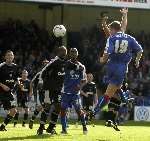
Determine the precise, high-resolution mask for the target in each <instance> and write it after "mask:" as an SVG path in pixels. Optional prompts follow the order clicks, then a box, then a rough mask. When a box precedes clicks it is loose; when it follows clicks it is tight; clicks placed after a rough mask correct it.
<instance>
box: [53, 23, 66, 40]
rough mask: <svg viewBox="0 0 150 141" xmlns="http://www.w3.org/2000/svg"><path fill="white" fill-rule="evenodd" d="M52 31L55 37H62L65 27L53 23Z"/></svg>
mask: <svg viewBox="0 0 150 141" xmlns="http://www.w3.org/2000/svg"><path fill="white" fill-rule="evenodd" d="M53 33H54V35H55V37H63V36H65V34H66V28H65V27H64V25H55V26H54V28H53Z"/></svg>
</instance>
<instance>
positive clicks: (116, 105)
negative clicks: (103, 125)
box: [108, 97, 121, 111]
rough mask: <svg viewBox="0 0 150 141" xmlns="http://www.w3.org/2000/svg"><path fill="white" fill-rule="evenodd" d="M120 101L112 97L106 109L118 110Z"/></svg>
mask: <svg viewBox="0 0 150 141" xmlns="http://www.w3.org/2000/svg"><path fill="white" fill-rule="evenodd" d="M120 104H121V101H120V100H118V99H116V98H114V97H112V98H111V99H110V102H109V104H108V109H114V111H118V110H119V108H120Z"/></svg>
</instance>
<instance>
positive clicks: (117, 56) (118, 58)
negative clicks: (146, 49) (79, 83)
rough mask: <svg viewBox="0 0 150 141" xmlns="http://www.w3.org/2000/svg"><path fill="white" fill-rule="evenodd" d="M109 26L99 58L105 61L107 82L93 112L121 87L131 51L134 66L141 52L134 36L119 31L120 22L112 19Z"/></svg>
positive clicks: (100, 107) (137, 62)
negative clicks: (101, 54)
mask: <svg viewBox="0 0 150 141" xmlns="http://www.w3.org/2000/svg"><path fill="white" fill-rule="evenodd" d="M109 27H110V33H111V36H110V37H109V38H108V39H107V43H106V47H105V51H104V54H103V57H101V58H100V62H101V63H107V75H108V80H109V84H108V87H107V90H106V93H105V95H104V96H103V98H102V99H101V100H99V102H98V104H97V106H96V108H95V109H94V111H95V113H97V112H98V111H99V109H102V108H103V107H104V106H105V105H106V104H108V103H109V99H110V98H111V97H112V96H113V95H114V94H115V93H116V91H117V90H118V89H120V88H121V85H122V83H123V81H124V78H125V76H126V73H127V71H128V64H129V63H130V61H131V59H132V56H133V53H135V54H136V59H135V66H136V68H138V67H139V62H140V59H141V56H142V52H143V50H142V47H141V46H140V45H139V44H138V42H137V41H136V40H135V38H133V37H131V36H130V35H128V34H124V33H123V32H122V31H121V24H120V22H118V21H114V22H112V23H111V24H110V25H109Z"/></svg>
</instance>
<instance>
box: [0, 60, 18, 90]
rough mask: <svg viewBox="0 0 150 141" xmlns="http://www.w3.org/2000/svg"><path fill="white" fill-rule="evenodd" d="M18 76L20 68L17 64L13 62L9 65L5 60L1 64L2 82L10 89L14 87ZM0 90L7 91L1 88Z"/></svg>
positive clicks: (0, 74)
mask: <svg viewBox="0 0 150 141" xmlns="http://www.w3.org/2000/svg"><path fill="white" fill-rule="evenodd" d="M18 77H19V68H18V66H17V65H16V64H14V63H12V64H10V65H7V64H6V63H5V62H4V63H1V64H0V83H2V84H5V85H6V86H8V87H9V88H10V89H13V88H14V84H15V82H16V81H17V78H18ZM0 92H5V91H4V90H3V89H2V88H0Z"/></svg>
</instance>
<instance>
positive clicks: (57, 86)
mask: <svg viewBox="0 0 150 141" xmlns="http://www.w3.org/2000/svg"><path fill="white" fill-rule="evenodd" d="M66 69H77V65H76V64H74V63H71V62H70V61H66V60H63V59H61V58H59V57H57V56H56V57H55V59H53V60H52V61H51V62H50V63H49V64H48V65H47V66H46V67H44V68H43V70H42V71H41V72H42V73H41V76H42V79H43V82H44V83H43V87H44V89H50V90H54V91H55V90H57V91H61V89H62V87H63V83H64V76H65V70H66Z"/></svg>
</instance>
